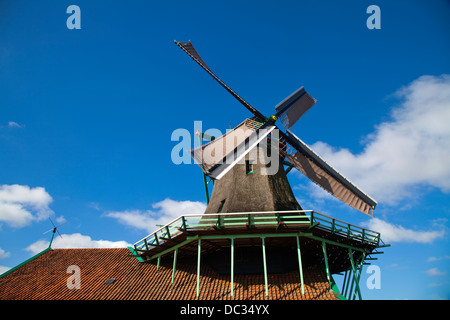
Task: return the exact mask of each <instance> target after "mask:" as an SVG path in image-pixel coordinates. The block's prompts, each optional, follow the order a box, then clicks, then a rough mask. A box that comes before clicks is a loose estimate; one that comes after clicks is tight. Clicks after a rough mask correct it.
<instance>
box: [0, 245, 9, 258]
mask: <svg viewBox="0 0 450 320" xmlns="http://www.w3.org/2000/svg"><path fill="white" fill-rule="evenodd" d="M9 256H10V253H9V252H6V251H5V250H3V249H2V248H0V259H5V258H8V257H9Z"/></svg>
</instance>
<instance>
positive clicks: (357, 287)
mask: <svg viewBox="0 0 450 320" xmlns="http://www.w3.org/2000/svg"><path fill="white" fill-rule="evenodd" d="M348 255H349V257H350V262H351V264H352V270H353V281H354V284H355V290H356V292H357V293H358V298H359V300H362V298H361V291H360V290H359V283H358V280H357V276H356V267H355V261H354V260H353V253H352V249H350V248H349V249H348ZM352 287H353V284H352ZM351 291H352V290H351V289H350V295H349V298H350V297H351ZM349 300H350V299H349Z"/></svg>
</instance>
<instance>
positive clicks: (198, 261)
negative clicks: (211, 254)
mask: <svg viewBox="0 0 450 320" xmlns="http://www.w3.org/2000/svg"><path fill="white" fill-rule="evenodd" d="M201 241H202V240H201V239H198V246H197V250H198V252H197V298H198V296H199V295H200V256H201V253H202V242H201Z"/></svg>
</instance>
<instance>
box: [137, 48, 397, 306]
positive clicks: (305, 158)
mask: <svg viewBox="0 0 450 320" xmlns="http://www.w3.org/2000/svg"><path fill="white" fill-rule="evenodd" d="M175 44H176V45H177V46H178V47H180V48H181V49H182V50H183V51H184V52H186V53H187V54H188V55H189V56H190V57H191V58H192V59H194V61H195V62H197V64H199V65H200V66H201V67H202V68H203V69H204V70H205V71H206V72H207V73H208V74H209V75H211V76H212V77H213V78H214V79H215V80H216V81H217V82H218V83H219V84H220V85H221V86H222V87H224V88H225V89H226V90H227V91H228V92H229V93H230V94H231V95H232V96H233V97H235V98H236V99H237V100H238V101H239V102H240V103H241V104H242V105H244V107H245V108H246V109H248V110H249V111H250V112H251V114H252V117H251V118H248V119H244V120H243V121H242V122H241V123H240V124H239V125H238V126H236V127H235V128H233V129H230V130H229V131H227V133H226V134H224V135H222V136H220V137H212V136H210V135H207V134H206V133H201V132H197V133H196V135H198V136H199V139H200V145H199V146H198V147H197V148H194V149H193V150H190V151H189V152H190V154H191V156H192V157H193V158H194V160H195V162H196V163H197V164H198V165H199V166H200V168H201V169H202V171H203V178H204V179H203V181H204V184H205V189H206V199H207V203H208V205H207V207H206V209H205V212H204V213H203V214H186V215H182V216H180V217H179V218H177V219H175V220H173V221H171V222H170V223H168V224H166V225H164V226H162V227H160V228H159V229H158V230H156V231H154V232H152V233H151V234H149V235H147V236H146V237H144V238H142V239H141V240H139V241H137V242H136V243H135V244H134V249H133V253H134V254H136V256H137V257H139V259H140V261H141V262H149V263H152V262H154V261H155V260H156V261H157V263H156V268H157V269H158V268H159V266H160V264H161V259H162V258H163V257H164V258H165V257H169V258H170V257H172V261H173V262H172V277H171V279H172V284H173V285H176V269H177V268H176V266H177V261H183V263H187V264H192V263H195V262H196V265H197V272H196V273H197V276H196V282H195V287H194V286H192V285H191V287H190V288H191V289H194V288H195V290H196V297H197V298H198V299H200V298H201V297H203V298H205V297H207V298H210V297H211V295H212V296H213V297H217V298H219V299H225V298H226V297H228V293H229V294H230V296H231V297H237V298H239V299H242V298H244V299H249V297H250V298H251V297H255V294H258V293H255V292H254V291H253V289H250V286H249V284H250V283H253V285H255V286H256V287H260V288H261V286H262V284H263V283H264V289H263V290H264V292H265V295H264V296H262V297H261V296H259V297H260V298H269V299H272V298H275V299H278V298H277V294H276V292H277V290H278V289H277V288H284V286H285V284H287V283H291V282H290V281H291V280H288V279H287V278H289V277H291V275H293V274H294V273H296V272H297V271H298V275H299V277H298V278H297V276H294V278H296V280H293V281H294V282H295V286H296V289H293V290H292V292H296V293H299V291H300V292H301V296H300V298H301V299H314V297H317V295H315V294H313V293H312V292H313V291H314V288H318V287H321V286H322V285H323V288H324V290H325V291H324V292H328V293H329V292H330V291H333V293H334V294H335V297H334V298H338V299H342V298H344V299H345V298H347V299H355V298H356V296H358V298H359V299H361V290H360V288H359V281H360V277H361V273H362V269H363V266H364V265H365V264H367V262H366V261H368V260H376V259H377V258H375V257H374V256H373V255H376V254H380V253H382V252H379V251H378V249H379V248H382V247H387V246H389V245H385V244H384V242H383V241H382V240H381V235H380V233H378V232H375V231H372V230H368V229H364V228H361V227H358V226H355V225H352V224H349V223H346V222H344V221H341V220H338V219H335V218H332V217H329V216H326V215H323V214H320V213H318V212H315V211H314V210H303V209H302V208H301V206H300V205H299V203H298V202H297V200H296V198H295V196H294V194H293V192H292V189H291V187H290V184H289V181H288V179H287V176H286V174H287V173H288V172H289V171H290V170H291V169H293V168H295V169H297V170H299V171H300V172H301V173H303V174H304V175H305V176H306V177H307V178H309V179H310V180H311V181H313V182H314V183H316V184H317V185H319V186H320V187H321V188H323V189H325V190H326V191H328V192H329V193H330V194H332V195H333V196H334V197H336V198H338V199H339V200H341V201H343V202H344V203H346V204H348V205H349V206H351V207H353V208H355V209H356V210H359V211H361V212H362V213H364V214H367V215H369V216H373V210H374V209H375V207H376V204H377V202H376V201H375V200H373V199H372V198H371V197H370V196H368V195H367V194H366V193H364V192H363V191H362V190H361V189H360V188H358V187H357V186H356V185H355V184H353V183H352V182H350V180H348V179H347V178H345V177H344V176H343V175H342V174H340V173H339V172H338V171H337V170H336V169H334V168H333V167H332V166H330V165H329V164H328V163H327V162H326V161H325V160H324V159H322V158H321V157H320V156H319V155H318V154H317V153H315V152H314V151H313V150H312V149H311V148H310V147H309V146H307V145H306V144H305V143H304V142H303V141H302V140H301V139H299V138H298V137H297V136H296V135H295V134H294V133H292V131H291V130H290V129H291V128H292V126H293V125H294V124H295V123H296V122H297V120H299V119H300V118H301V117H302V115H303V114H304V113H305V112H307V111H308V110H309V109H310V108H311V107H312V106H313V105H314V104H315V103H316V99H314V98H313V97H312V96H311V95H310V94H309V93H307V92H306V90H305V88H304V87H301V88H299V89H298V90H296V91H295V92H293V93H292V94H291V95H289V96H288V97H287V98H286V99H284V100H282V101H281V102H280V103H279V104H277V105H276V106H275V114H274V115H271V116H269V117H266V116H265V115H263V114H262V113H261V112H260V111H259V110H258V109H256V108H255V107H253V106H252V105H250V104H249V103H248V102H247V101H245V100H244V99H243V98H242V97H241V96H239V95H238V94H237V93H236V92H235V91H233V90H232V89H231V88H230V87H229V86H228V85H226V84H225V83H224V82H223V81H222V80H221V79H220V78H218V77H217V76H216V75H215V74H214V72H213V71H212V70H211V69H210V68H209V67H208V66H207V65H206V63H205V62H204V61H203V59H202V58H201V57H200V55H199V54H198V53H197V51H196V49H195V48H194V46H193V45H192V43H191V42H190V41H187V42H178V41H175ZM277 120H280V122H281V124H282V126H283V127H284V129H285V131H283V130H281V129H280V128H279V127H277V126H276V124H275V122H276V121H277ZM203 140H207V141H209V142H207V143H205V144H203ZM284 166H287V168H286V169H285V168H284ZM208 178H209V179H210V180H209V182H211V181H212V182H213V189H212V194H211V197H209V194H208V186H207V184H208V183H209V182H208V181H207V180H208ZM205 264H206V265H207V266H208V268H211V269H213V270H214V273H213V272H212V271H211V269H207V270H210V271H211V272H212V273H208V275H205V278H204V279H203V280H202V272H201V271H200V270H201V269H202V268H203V267H204V266H205ZM296 269H297V271H296ZM190 270H193V269H190ZM210 271H207V272H210ZM343 273H345V274H344V280H343V282H342V290H341V292H343V294H342V295H341V294H340V293H339V292H338V291H339V290H337V289H336V288H337V287H336V285H335V282H334V280H333V277H332V275H334V274H339V275H342V274H343ZM269 274H272V275H274V277H271V278H269ZM235 275H237V277H236V278H235ZM221 277H222V279H229V291H228V292H227V290H226V291H225V292H224V291H223V289H217V290H216V289H213V290H207V291H206V292H203V293H202V289H201V288H202V287H203V286H207V285H209V284H210V283H212V282H213V281H215V280H217V279H219V278H221ZM285 277H286V278H285ZM275 279H285V280H282V282H280V283H283V284H281V285H276V284H275V285H274V286H271V285H270V282H271V281H275ZM289 279H290V278H289ZM227 281H228V280H227ZM277 281H278V280H277ZM280 281H281V280H280ZM325 282H327V284H324V283H325ZM179 285H180V286H184V285H185V282H182V283H181V282H180V284H179ZM253 285H252V286H253ZM221 290H222V291H221ZM282 290H284V289H282ZM283 294H285V293H283Z"/></svg>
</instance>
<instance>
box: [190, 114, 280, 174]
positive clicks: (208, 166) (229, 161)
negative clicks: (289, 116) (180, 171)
mask: <svg viewBox="0 0 450 320" xmlns="http://www.w3.org/2000/svg"><path fill="white" fill-rule="evenodd" d="M274 129H275V126H267V127H266V126H264V125H262V123H260V122H257V121H255V120H254V119H246V120H245V121H244V122H242V123H241V124H239V125H238V126H237V127H235V128H234V129H232V130H230V131H228V132H227V133H226V134H224V135H223V136H221V137H219V138H216V139H215V140H213V141H211V142H209V143H207V144H205V145H202V146H200V147H198V148H195V149H193V150H191V151H190V153H191V155H192V157H193V158H194V159H195V161H196V162H197V163H198V164H200V167H201V168H202V169H203V171H204V172H205V174H207V175H208V176H209V177H211V178H213V179H220V178H222V177H223V176H224V175H225V174H226V173H227V172H228V171H229V170H230V169H231V168H233V166H235V165H236V164H237V163H239V161H241V160H242V159H243V158H244V157H245V156H246V155H247V154H248V153H249V152H250V151H251V150H252V149H253V148H254V147H255V146H256V145H258V143H261V142H262V141H263V140H264V138H266V137H267V136H268V135H269V134H270V133H271V132H272V131H273V130H274Z"/></svg>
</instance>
